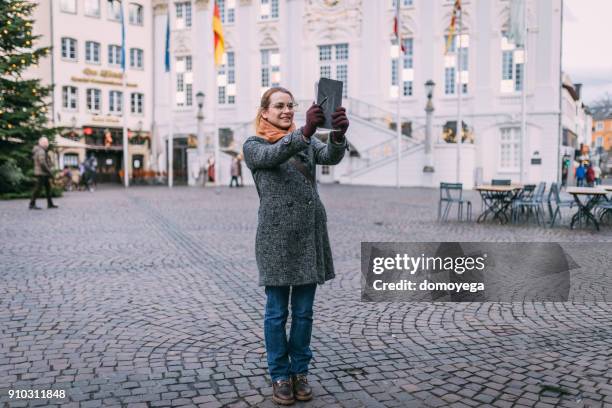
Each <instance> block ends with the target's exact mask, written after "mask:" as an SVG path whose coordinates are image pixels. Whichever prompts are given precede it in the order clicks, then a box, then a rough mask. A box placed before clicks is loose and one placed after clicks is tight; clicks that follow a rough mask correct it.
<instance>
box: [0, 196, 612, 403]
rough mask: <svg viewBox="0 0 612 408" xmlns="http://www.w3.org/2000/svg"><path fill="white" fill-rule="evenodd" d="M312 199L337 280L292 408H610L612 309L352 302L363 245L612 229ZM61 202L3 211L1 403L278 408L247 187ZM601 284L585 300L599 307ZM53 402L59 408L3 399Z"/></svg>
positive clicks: (561, 238)
mask: <svg viewBox="0 0 612 408" xmlns="http://www.w3.org/2000/svg"><path fill="white" fill-rule="evenodd" d="M320 192H321V197H322V200H323V202H324V204H325V205H326V208H327V214H328V226H329V234H330V239H331V244H332V251H333V253H334V260H335V266H336V275H337V277H336V279H334V280H333V281H331V282H329V283H328V284H325V285H323V286H319V288H318V291H317V300H316V302H315V322H314V330H313V338H312V347H313V353H314V359H313V363H312V365H311V367H312V369H311V372H310V376H309V378H310V380H311V383H312V384H313V387H314V392H315V398H314V400H313V401H311V402H308V403H297V404H296V406H304V407H444V406H453V407H476V406H483V407H500V408H504V407H554V406H559V407H610V406H612V318H611V316H612V315H611V312H612V306H611V304H610V303H604V302H589V303H582V302H579V301H573V302H564V303H552V302H548V303H435V304H431V303H429V304H428V303H363V302H361V301H360V278H361V274H360V243H361V242H362V241H423V242H425V241H502V242H503V241H507V242H510V241H533V242H541V241H545V242H549V241H550V242H600V243H601V242H606V243H612V229H611V228H610V226H609V225H607V226H605V227H603V228H602V230H601V231H600V232H596V231H594V230H593V229H588V228H583V229H577V230H574V231H571V230H570V229H569V227H568V226H567V222H568V217H567V215H564V220H563V221H564V222H565V225H562V226H559V227H555V228H552V229H551V228H542V227H537V226H535V225H533V224H531V225H499V224H494V223H490V222H489V223H484V224H476V223H475V222H457V221H449V222H447V223H438V222H437V221H436V214H437V208H436V206H437V200H438V194H439V193H438V190H436V189H420V188H410V189H406V188H402V189H399V190H398V189H393V188H381V187H379V188H370V187H354V186H343V185H321V186H320ZM469 199H471V200H472V202H473V203H474V216H475V217H476V216H477V215H478V213H479V210H480V200H479V199H478V198H477V196H476V194H470V195H469ZM57 203H58V204H59V205H60V208H59V210H53V211H51V210H43V211H28V209H27V202H26V201H23V200H16V201H5V202H0V223H1V225H2V227H1V228H0V242H1V243H0V265H1V269H0V277H1V281H0V405H3V406H10V407H19V406H42V405H50V406H63V407H102V406H104V407H107V406H129V407H166V406H199V407H220V406H231V407H247V406H258V407H271V406H275V404H274V403H273V402H272V401H271V398H270V396H271V387H270V382H269V379H268V376H267V370H266V368H267V365H266V360H265V350H264V343H263V327H262V326H263V303H264V300H265V296H264V292H263V288H260V287H258V286H257V269H256V264H255V259H254V258H255V255H254V240H255V229H256V226H257V208H258V198H257V192H256V190H255V189H254V188H252V187H245V188H234V189H228V188H222V189H221V190H220V193H219V194H216V193H215V190H214V189H212V188H205V189H201V188H199V189H198V188H193V189H191V188H186V187H176V188H174V189H172V190H168V189H167V188H164V187H160V188H153V187H142V188H139V187H136V188H130V189H129V190H127V191H125V190H124V189H121V188H106V189H104V188H103V189H101V190H99V191H96V192H95V193H85V192H81V193H77V192H73V193H66V194H65V196H64V197H63V198H60V199H58V200H57ZM452 216H453V214H452V213H451V218H452ZM608 248H610V247H608ZM575 259H576V261H577V262H578V263H579V264H584V263H585V262H588V261H589V260H588V259H581V258H580V256H579V254H578V257H577V258H575ZM605 269H606V268H604V270H603V271H600V273H601V275H600V276H599V277H598V279H597V280H596V281H595V282H590V283H588V285H590V286H588V285H587V287H584V288H583V289H584V290H591V289H592V290H593V291H595V292H597V291H602V290H603V291H609V290H610V288H612V283H611V281H612V276H611V274H610V269H609V268H607V270H605ZM49 389H54V390H65V392H66V397H65V398H64V399H48V400H45V399H35V398H25V399H15V398H13V399H10V398H9V390H49Z"/></svg>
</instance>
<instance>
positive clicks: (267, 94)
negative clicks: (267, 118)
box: [255, 86, 295, 129]
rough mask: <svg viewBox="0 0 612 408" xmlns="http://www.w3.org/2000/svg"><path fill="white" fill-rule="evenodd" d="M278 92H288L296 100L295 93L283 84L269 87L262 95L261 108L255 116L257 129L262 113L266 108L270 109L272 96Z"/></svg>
mask: <svg viewBox="0 0 612 408" xmlns="http://www.w3.org/2000/svg"><path fill="white" fill-rule="evenodd" d="M276 92H282V93H286V94H287V95H289V96H290V97H291V100H292V101H294V102H295V99H294V98H293V94H292V93H291V92H290V91H289V90H288V89H286V88H283V87H281V86H274V87H272V88H270V89H268V90H267V91H266V92H264V94H263V95H262V96H261V102H260V103H259V108H257V116H255V129H257V127H258V126H259V122H260V121H261V113H262V112H263V111H264V109H268V107H269V106H270V98H271V97H272V95H273V94H275V93H276Z"/></svg>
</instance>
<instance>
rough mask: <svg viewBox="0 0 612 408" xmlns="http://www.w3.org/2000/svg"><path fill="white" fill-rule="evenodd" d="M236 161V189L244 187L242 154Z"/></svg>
mask: <svg viewBox="0 0 612 408" xmlns="http://www.w3.org/2000/svg"><path fill="white" fill-rule="evenodd" d="M236 159H237V160H238V187H244V180H243V179H242V154H239V155H238V156H237V157H236Z"/></svg>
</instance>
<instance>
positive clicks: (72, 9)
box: [60, 0, 77, 14]
mask: <svg viewBox="0 0 612 408" xmlns="http://www.w3.org/2000/svg"><path fill="white" fill-rule="evenodd" d="M60 10H62V11H63V12H64V13H73V14H76V12H77V5H76V0H61V1H60Z"/></svg>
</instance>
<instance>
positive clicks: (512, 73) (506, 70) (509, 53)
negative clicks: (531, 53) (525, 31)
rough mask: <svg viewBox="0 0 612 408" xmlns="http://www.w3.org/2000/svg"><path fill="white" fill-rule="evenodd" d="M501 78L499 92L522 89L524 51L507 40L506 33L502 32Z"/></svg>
mask: <svg viewBox="0 0 612 408" xmlns="http://www.w3.org/2000/svg"><path fill="white" fill-rule="evenodd" d="M501 49H502V79H501V92H503V93H508V92H519V91H522V90H523V60H524V52H523V50H522V49H517V48H516V45H514V44H513V43H511V42H510V41H509V40H508V35H507V33H506V32H505V31H504V32H502V40H501Z"/></svg>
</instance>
